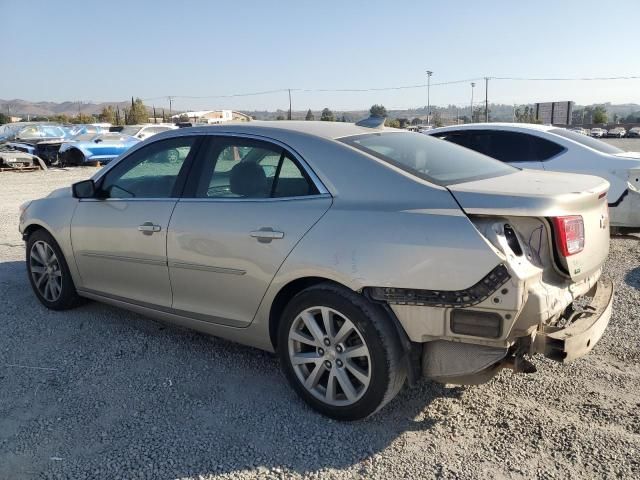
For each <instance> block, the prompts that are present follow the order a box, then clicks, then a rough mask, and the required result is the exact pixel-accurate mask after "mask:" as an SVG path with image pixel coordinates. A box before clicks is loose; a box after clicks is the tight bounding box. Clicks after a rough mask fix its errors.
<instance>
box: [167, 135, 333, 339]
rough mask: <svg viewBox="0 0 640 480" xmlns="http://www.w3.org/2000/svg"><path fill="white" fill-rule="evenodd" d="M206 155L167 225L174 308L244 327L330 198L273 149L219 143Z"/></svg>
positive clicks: (237, 141)
mask: <svg viewBox="0 0 640 480" xmlns="http://www.w3.org/2000/svg"><path fill="white" fill-rule="evenodd" d="M201 151H202V152H203V153H202V155H199V158H198V163H197V165H195V166H194V169H193V173H192V174H191V175H190V177H189V181H188V183H187V188H186V190H185V194H184V196H183V198H181V199H180V200H179V201H178V203H177V205H176V208H175V210H174V213H173V216H172V218H171V223H170V224H169V236H168V242H167V258H168V262H169V273H170V278H171V285H172V288H173V308H174V310H177V311H178V312H177V313H183V314H185V315H188V316H192V317H196V318H199V319H201V320H206V321H211V322H214V323H221V324H225V325H232V326H239V327H240V326H246V325H248V324H249V323H251V321H252V320H253V317H254V315H255V313H256V311H257V309H258V306H259V305H260V301H261V300H262V297H263V296H264V294H265V292H266V290H267V288H268V286H269V284H270V283H271V280H272V279H273V277H274V276H275V274H276V272H277V270H278V268H279V267H280V265H281V264H282V263H283V262H284V260H285V258H286V257H287V255H288V254H289V253H290V252H291V250H292V249H293V247H294V246H295V245H296V244H297V243H298V241H299V240H300V239H301V238H302V236H303V235H304V234H305V233H306V232H307V231H308V230H309V229H310V228H311V227H312V226H313V224H314V223H315V222H317V221H318V219H319V218H320V217H321V216H322V215H323V214H324V212H326V211H327V209H328V208H329V207H330V205H331V197H330V196H329V195H328V194H327V193H323V192H322V191H321V188H319V187H318V185H317V184H316V183H314V182H313V181H312V179H311V178H310V176H309V172H308V171H307V170H305V167H303V166H302V164H301V163H300V162H298V161H297V160H296V159H295V157H294V156H293V155H292V154H290V153H289V152H288V151H287V150H286V149H284V148H283V147H281V146H278V145H276V144H273V143H269V142H265V141H258V140H254V139H245V138H240V137H215V136H214V137H211V140H209V142H208V144H207V145H206V147H205V145H203V147H202V149H201Z"/></svg>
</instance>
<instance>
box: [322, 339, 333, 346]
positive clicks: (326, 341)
mask: <svg viewBox="0 0 640 480" xmlns="http://www.w3.org/2000/svg"><path fill="white" fill-rule="evenodd" d="M324 344H325V345H326V346H327V347H328V346H329V345H331V341H330V340H329V339H328V338H325V339H324Z"/></svg>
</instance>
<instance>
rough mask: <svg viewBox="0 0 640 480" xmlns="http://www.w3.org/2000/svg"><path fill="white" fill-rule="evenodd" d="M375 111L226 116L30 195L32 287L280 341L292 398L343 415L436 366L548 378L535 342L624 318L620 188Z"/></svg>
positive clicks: (556, 340)
mask: <svg viewBox="0 0 640 480" xmlns="http://www.w3.org/2000/svg"><path fill="white" fill-rule="evenodd" d="M377 123H379V122H376V121H369V122H365V123H363V124H361V125H358V124H356V125H353V124H346V123H331V122H266V123H261V122H251V123H249V124H239V125H231V124H229V125H224V126H215V127H202V128H186V129H181V130H174V131H170V132H166V133H161V134H158V135H156V136H154V137H153V138H151V139H149V140H147V141H145V142H142V143H140V144H138V145H136V146H135V147H133V148H132V149H131V150H129V151H128V152H127V153H126V154H124V155H123V156H121V157H120V158H118V159H117V160H115V161H113V162H112V163H111V164H109V165H108V166H107V167H105V168H103V169H102V170H100V171H99V172H98V173H96V174H95V176H94V177H93V178H92V179H90V180H86V181H83V182H79V183H76V184H74V185H73V186H72V188H66V189H62V190H58V191H55V192H53V193H52V194H51V195H49V196H48V197H47V198H44V199H39V200H34V201H32V202H29V203H27V204H25V205H23V206H22V207H21V209H22V213H21V217H20V231H21V232H22V234H23V237H24V239H25V241H26V261H27V269H28V274H29V279H30V281H31V285H32V287H33V290H34V293H35V295H36V297H37V298H38V300H39V301H40V302H41V303H42V304H43V305H44V306H46V307H47V308H51V309H56V310H63V309H68V308H72V307H74V306H76V305H78V303H79V301H80V299H81V298H84V299H93V300H98V301H102V302H106V303H109V304H112V305H116V306H119V307H122V308H126V309H130V310H133V311H136V312H139V313H141V314H144V315H149V316H152V317H154V318H157V319H160V320H164V321H167V322H172V323H175V324H179V325H183V326H186V327H189V328H193V329H196V330H199V331H202V332H206V333H209V334H212V335H216V336H220V337H224V338H227V339H230V340H234V341H237V342H241V343H244V344H247V345H251V346H254V347H257V348H261V349H264V350H268V351H273V352H277V354H278V356H279V357H280V360H281V362H282V367H283V370H284V373H285V376H286V377H287V379H288V381H289V382H290V383H291V385H292V387H293V388H294V389H295V390H296V392H298V394H299V395H300V396H301V397H302V398H303V399H304V400H305V401H306V402H307V403H308V404H309V405H310V406H311V407H313V408H315V409H316V410H318V411H320V412H322V413H323V414H326V415H328V416H331V417H333V418H338V419H344V420H353V419H359V418H363V417H366V416H368V415H371V414H373V413H374V412H376V411H377V410H379V409H380V408H381V407H382V406H384V405H385V404H386V403H387V402H389V401H390V400H391V399H392V398H393V397H394V396H395V395H396V393H397V392H398V391H399V390H400V388H401V387H402V386H403V384H405V383H406V382H407V381H408V383H410V384H414V383H415V382H417V381H418V380H419V379H420V378H421V377H428V378H430V379H433V380H436V381H440V382H447V383H457V384H468V383H480V382H483V381H487V380H489V379H490V378H491V377H492V376H493V375H495V374H496V372H498V371H499V370H500V369H502V368H504V367H509V368H511V369H513V370H514V371H517V372H531V371H533V370H534V367H533V364H532V363H531V361H530V358H531V356H533V355H534V354H536V353H540V354H543V355H545V356H547V357H550V358H553V359H555V360H558V361H561V362H566V361H570V360H572V359H573V358H576V357H579V356H581V355H584V354H585V353H587V352H588V351H589V350H591V349H592V348H593V346H594V345H595V344H596V342H597V341H598V339H599V338H600V336H601V335H602V332H603V331H604V329H605V327H606V326H607V323H608V321H609V317H610V315H611V305H612V295H613V293H612V289H611V284H610V283H609V282H607V281H605V280H602V279H600V273H601V267H602V264H603V262H604V260H605V257H606V255H607V251H608V247H609V243H608V242H609V235H608V233H609V232H608V217H607V203H606V193H607V189H608V183H607V182H606V181H605V180H602V179H600V178H597V177H591V176H584V175H565V174H559V173H549V172H528V171H522V170H520V169H517V168H513V167H511V166H509V165H505V164H503V163H501V162H498V161H495V160H493V159H491V158H489V157H486V156H484V155H481V154H478V153H476V152H473V151H470V150H468V149H465V148H462V147H459V146H457V145H454V144H450V143H448V142H442V141H440V140H437V139H434V138H430V137H428V136H426V135H421V134H417V133H409V132H403V131H400V130H393V129H386V128H384V127H382V126H379V125H377ZM578 304H579V305H580V308H579V307H578V306H577V305H578ZM574 307H575V308H574ZM105 341H108V339H105Z"/></svg>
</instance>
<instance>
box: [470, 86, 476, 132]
mask: <svg viewBox="0 0 640 480" xmlns="http://www.w3.org/2000/svg"><path fill="white" fill-rule="evenodd" d="M475 86H476V82H471V123H473V88H474V87H475Z"/></svg>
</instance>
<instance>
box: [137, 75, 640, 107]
mask: <svg viewBox="0 0 640 480" xmlns="http://www.w3.org/2000/svg"><path fill="white" fill-rule="evenodd" d="M487 78H489V79H491V80H510V81H598V80H600V81H607V80H638V79H640V75H625V76H617V77H493V76H491V77H475V78H466V79H463V80H450V81H446V82H436V83H430V82H427V83H420V84H415V85H400V86H391V87H369V88H279V89H274V90H264V91H260V92H247V93H232V94H227V95H162V96H158V97H148V98H143V99H142V100H143V101H150V100H159V99H169V100H170V103H171V100H173V99H193V100H197V99H219V98H237V97H252V96H259V95H270V94H274V93H289V94H290V93H291V92H299V93H341V92H342V93H357V92H382V91H396V90H411V89H422V88H426V87H437V86H444V85H455V84H461V83H469V82H475V81H482V80H485V82H486V79H487Z"/></svg>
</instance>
